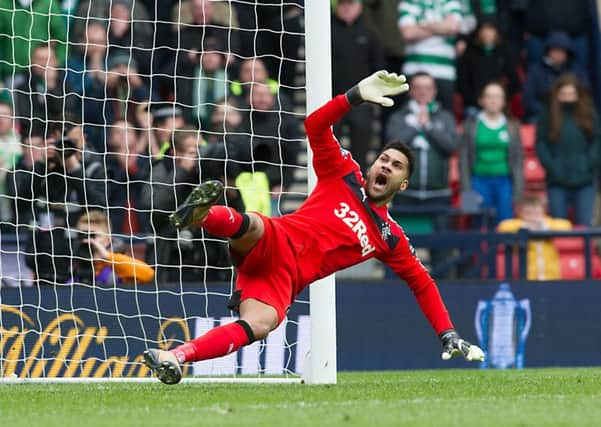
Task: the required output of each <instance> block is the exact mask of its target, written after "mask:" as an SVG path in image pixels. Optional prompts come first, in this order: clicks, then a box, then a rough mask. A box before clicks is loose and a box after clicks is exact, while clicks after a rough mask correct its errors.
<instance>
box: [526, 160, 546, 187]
mask: <svg viewBox="0 0 601 427" xmlns="http://www.w3.org/2000/svg"><path fill="white" fill-rule="evenodd" d="M545 176H546V173H545V169H543V166H542V165H541V164H540V162H539V160H538V158H537V157H536V156H526V158H525V159H524V181H525V184H526V189H527V190H530V189H536V188H540V187H541V186H544V185H545Z"/></svg>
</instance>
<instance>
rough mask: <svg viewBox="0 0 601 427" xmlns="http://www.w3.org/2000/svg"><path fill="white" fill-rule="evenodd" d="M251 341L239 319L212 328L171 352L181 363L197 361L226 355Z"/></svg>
mask: <svg viewBox="0 0 601 427" xmlns="http://www.w3.org/2000/svg"><path fill="white" fill-rule="evenodd" d="M245 325H248V324H246V323H245ZM249 330H250V328H249ZM249 343H250V339H249V333H248V332H247V330H246V329H245V327H244V326H242V324H241V323H240V321H238V322H234V323H228V324H227V325H223V326H219V327H217V328H214V329H211V330H210V331H209V332H207V333H206V334H204V335H203V336H201V337H198V338H196V339H193V340H192V341H188V342H187V343H185V344H182V345H180V346H178V347H175V348H174V349H173V350H171V352H172V353H173V354H175V356H176V357H177V359H178V360H179V361H180V363H184V362H197V361H199V360H207V359H214V358H216V357H221V356H225V355H226V354H230V353H232V352H234V351H236V350H238V349H239V348H240V347H243V346H245V345H247V344H249Z"/></svg>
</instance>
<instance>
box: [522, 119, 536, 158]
mask: <svg viewBox="0 0 601 427" xmlns="http://www.w3.org/2000/svg"><path fill="white" fill-rule="evenodd" d="M520 137H521V139H522V146H523V147H524V152H525V153H526V155H534V152H535V146H536V126H535V125H534V124H523V125H521V126H520Z"/></svg>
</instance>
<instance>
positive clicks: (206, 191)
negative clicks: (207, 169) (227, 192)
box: [169, 181, 265, 257]
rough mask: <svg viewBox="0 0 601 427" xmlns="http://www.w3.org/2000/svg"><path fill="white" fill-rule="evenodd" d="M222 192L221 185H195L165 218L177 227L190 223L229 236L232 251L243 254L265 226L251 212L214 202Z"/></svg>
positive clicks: (216, 182) (250, 247)
mask: <svg viewBox="0 0 601 427" xmlns="http://www.w3.org/2000/svg"><path fill="white" fill-rule="evenodd" d="M222 194H223V184H222V183H221V182H219V181H207V182H203V183H202V184H200V185H199V186H198V187H196V188H195V189H194V190H193V191H192V193H190V195H189V196H188V198H187V199H186V200H185V201H184V202H183V203H182V204H181V205H180V206H179V207H178V208H177V210H176V211H175V212H174V213H173V214H172V215H171V216H170V217H169V220H170V221H171V223H172V224H173V225H174V226H175V227H177V228H183V227H187V226H189V225H194V226H197V227H202V228H204V229H205V230H207V231H208V232H209V233H211V234H212V235H214V236H218V237H225V238H228V239H230V247H231V249H232V251H233V252H235V253H236V254H237V255H239V256H241V257H243V256H245V255H246V254H247V253H248V252H249V251H250V250H251V249H252V248H253V247H254V246H255V245H256V243H257V242H258V241H259V239H260V238H261V237H262V236H263V233H264V229H265V226H264V224H263V221H262V220H261V218H260V217H259V216H258V215H256V214H253V213H243V214H241V213H240V212H238V211H236V210H235V209H232V208H229V207H227V206H217V205H215V203H217V201H218V200H219V198H220V197H221V195H222Z"/></svg>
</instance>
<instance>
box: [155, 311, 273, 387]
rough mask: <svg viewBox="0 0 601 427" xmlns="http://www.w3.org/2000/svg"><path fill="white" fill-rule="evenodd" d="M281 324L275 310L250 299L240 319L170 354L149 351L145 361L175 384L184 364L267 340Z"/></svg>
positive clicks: (179, 378)
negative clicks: (270, 333)
mask: <svg viewBox="0 0 601 427" xmlns="http://www.w3.org/2000/svg"><path fill="white" fill-rule="evenodd" d="M278 323H279V321H278V314H277V311H276V310H275V309H274V308H273V307H271V306H269V305H267V304H265V303H262V302H260V301H257V300H255V299H247V300H244V301H242V303H241V304H240V320H238V321H236V322H233V323H229V324H227V325H223V326H219V327H217V328H214V329H211V330H210V331H209V332H207V333H206V334H204V335H202V336H200V337H198V338H196V339H193V340H191V341H188V342H187V343H184V344H182V345H180V346H178V347H176V348H174V349H172V350H169V351H167V350H158V349H149V350H146V351H145V352H144V362H145V363H146V365H148V366H149V367H150V368H151V369H152V370H153V371H154V372H155V374H156V376H157V378H158V379H159V380H161V381H162V382H164V383H165V384H176V383H178V382H179V381H180V380H181V378H182V369H181V365H182V364H183V363H186V362H197V361H200V360H208V359H214V358H216V357H221V356H225V355H227V354H230V353H232V352H234V351H237V350H239V349H240V348H241V347H243V346H245V345H248V344H251V343H252V342H254V341H255V340H260V339H263V338H265V337H266V336H267V335H268V334H269V332H271V331H272V330H274V329H275V328H276V327H277V325H278Z"/></svg>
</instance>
